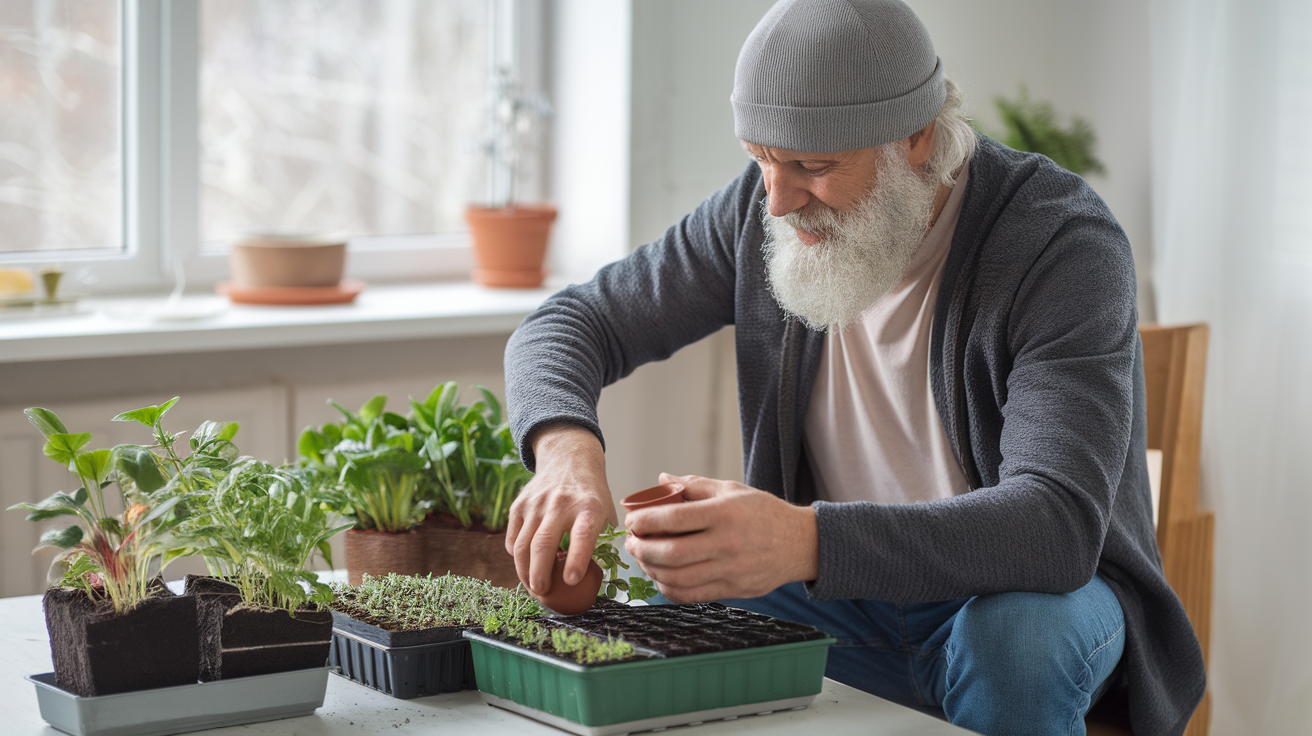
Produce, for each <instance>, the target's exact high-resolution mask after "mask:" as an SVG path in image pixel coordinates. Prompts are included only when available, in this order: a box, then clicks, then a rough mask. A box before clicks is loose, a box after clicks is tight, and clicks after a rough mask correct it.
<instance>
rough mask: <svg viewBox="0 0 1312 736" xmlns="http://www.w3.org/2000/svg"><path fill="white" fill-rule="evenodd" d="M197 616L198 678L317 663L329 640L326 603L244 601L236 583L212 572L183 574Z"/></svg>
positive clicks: (325, 658)
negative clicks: (290, 607)
mask: <svg viewBox="0 0 1312 736" xmlns="http://www.w3.org/2000/svg"><path fill="white" fill-rule="evenodd" d="M186 580H187V582H186V585H187V588H186V590H187V594H188V595H191V596H194V597H195V599H196V608H197V610H198V611H199V622H200V680H201V681H202V682H213V681H215V680H231V679H233V678H237V677H248V676H251V675H268V674H273V673H275V672H290V671H292V670H303V669H310V668H314V667H323V666H324V663H325V662H327V661H328V653H329V649H330V647H331V646H332V636H333V617H332V612H331V611H328V610H327V609H322V610H318V611H311V610H300V611H297V612H296V614H295V615H294V616H293V615H291V614H290V613H289V612H288V611H287V610H285V609H281V608H260V607H257V606H252V605H250V604H248V603H244V602H242V600H241V595H240V593H238V591H237V587H236V586H235V585H232V584H231V583H228V582H225V581H223V580H217V579H215V578H208V577H201V576H196V575H188V576H187V579H186Z"/></svg>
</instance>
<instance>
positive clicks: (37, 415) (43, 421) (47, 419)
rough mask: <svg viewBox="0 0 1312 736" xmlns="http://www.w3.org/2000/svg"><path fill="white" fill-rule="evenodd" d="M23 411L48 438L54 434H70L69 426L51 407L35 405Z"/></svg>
mask: <svg viewBox="0 0 1312 736" xmlns="http://www.w3.org/2000/svg"><path fill="white" fill-rule="evenodd" d="M23 413H24V414H26V415H27V421H29V422H31V423H32V424H33V425H34V426H35V427H36V428H37V429H39V430H41V434H42V435H43V436H44V437H45V438H46V439H49V438H50V435H52V434H68V428H67V427H65V426H64V423H63V422H62V421H60V419H59V417H57V416H55V413H54V412H53V411H50V410H49V409H42V408H41V407H39V406H34V407H32V408H31V409H28V410H26V411H24V412H23Z"/></svg>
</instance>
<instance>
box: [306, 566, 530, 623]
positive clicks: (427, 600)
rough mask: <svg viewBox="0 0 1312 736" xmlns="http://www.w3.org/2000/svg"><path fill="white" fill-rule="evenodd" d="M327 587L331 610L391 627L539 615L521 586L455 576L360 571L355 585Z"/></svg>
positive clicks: (336, 584) (474, 621)
mask: <svg viewBox="0 0 1312 736" xmlns="http://www.w3.org/2000/svg"><path fill="white" fill-rule="evenodd" d="M332 590H333V595H334V598H333V602H332V603H331V604H330V605H331V606H332V608H334V609H336V610H338V611H341V612H342V613H345V614H346V615H348V616H351V617H352V618H356V619H360V620H364V621H366V622H368V623H371V624H373V625H376V626H379V627H380V628H384V629H388V630H391V631H417V630H420V629H429V628H436V627H441V626H467V625H471V624H477V623H479V622H481V621H483V620H484V619H485V618H486V617H487V616H489V615H497V614H500V613H501V612H506V613H505V614H504V615H505V616H509V617H512V618H517V619H527V618H529V617H532V616H539V615H541V614H542V613H544V611H543V609H542V606H541V605H539V604H538V602H537V601H536V600H534V599H533V598H532V597H531V596H529V595H528V594H527V593H525V592H524V591H523V590H518V589H517V590H507V589H505V588H498V587H497V586H495V585H492V584H491V583H489V582H487V581H486V580H477V579H475V578H467V577H463V576H459V575H442V576H439V577H434V576H432V575H428V576H423V577H420V576H412V575H397V574H396V573H388V574H387V575H383V576H379V577H374V576H371V575H369V574H365V575H364V576H363V581H362V582H361V584H360V585H357V586H351V585H347V584H345V583H334V584H333V586H332Z"/></svg>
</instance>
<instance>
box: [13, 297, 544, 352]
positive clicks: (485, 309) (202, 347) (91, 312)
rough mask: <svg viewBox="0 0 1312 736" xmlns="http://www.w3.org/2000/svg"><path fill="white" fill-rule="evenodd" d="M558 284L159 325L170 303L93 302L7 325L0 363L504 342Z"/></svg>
mask: <svg viewBox="0 0 1312 736" xmlns="http://www.w3.org/2000/svg"><path fill="white" fill-rule="evenodd" d="M559 286H563V284H560V285H554V284H552V283H550V282H549V283H548V284H547V287H546V288H541V289H489V288H486V287H482V286H478V285H476V284H473V283H470V282H468V281H461V282H447V283H430V284H404V285H381V286H369V287H367V288H366V289H365V290H364V291H363V292H361V293H360V295H359V296H358V297H356V299H355V302H354V303H353V304H343V305H327V306H309V307H273V306H268V307H266V306H251V305H244V304H231V303H229V302H228V300H227V298H226V297H221V296H217V295H213V294H209V295H200V294H197V295H188V296H185V297H183V299H182V303H181V308H182V310H185V311H187V312H190V313H193V314H195V313H199V314H205V313H209V314H208V316H199V317H195V318H191V319H159V318H157V317H154V316H152V315H154V314H158V313H159V312H160V311H162V310H163V308H164V306H165V304H166V302H167V299H166V298H165V297H151V298H129V297H118V298H88V299H86V300H85V301H83V302H82V303H81V304H80V305H79V309H80V311H79V313H77V314H70V315H67V316H49V317H32V318H5V319H0V363H24V362H32V361H41V360H73V359H82V358H104V357H113V356H131V355H165V354H173V353H194V352H214V351H222V350H243V349H252V348H269V347H296V346H305V345H340V344H349V343H364V342H375V341H381V340H414V339H425V338H442V337H458V336H469V335H494V334H505V333H509V332H511V331H512V330H514V329H515V327H516V326H517V325H518V324H519V323H520V321H522V320H523V319H524V317H525V316H527V315H528V314H529V313H530V312H532V311H533V310H534V309H536V308H537V306H538V305H539V304H541V303H542V302H543V300H545V299H546V298H547V297H548V296H550V295H551V294H552V293H554V292H555V291H556V290H557V289H558V288H559Z"/></svg>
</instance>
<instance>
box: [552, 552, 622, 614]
mask: <svg viewBox="0 0 1312 736" xmlns="http://www.w3.org/2000/svg"><path fill="white" fill-rule="evenodd" d="M565 556H566V553H565V551H564V550H561V551H560V552H557V553H556V564H555V566H553V567H552V568H551V588H549V589H548V590H547V592H546V594H545V595H540V596H535V597H536V598H537V599H538V600H539V601H542V605H544V606H546V607H547V608H550V609H551V610H552V611H555V612H556V613H559V614H561V615H564V616H573V615H574V614H576V613H583V612H584V611H586V610H588V609H589V608H592V604H594V603H596V602H597V594H598V593H600V592H601V583H602V578H603V577H605V573H604V572H603V571H602V569H601V567H600V566H599V565H598V564H597V563H596V562H595V561H593V560H588V571H587V572H585V573H583V579H582V580H580V581H579V584H578V585H568V584H566V583H565Z"/></svg>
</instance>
